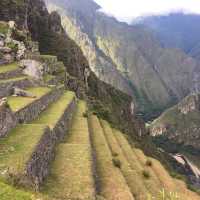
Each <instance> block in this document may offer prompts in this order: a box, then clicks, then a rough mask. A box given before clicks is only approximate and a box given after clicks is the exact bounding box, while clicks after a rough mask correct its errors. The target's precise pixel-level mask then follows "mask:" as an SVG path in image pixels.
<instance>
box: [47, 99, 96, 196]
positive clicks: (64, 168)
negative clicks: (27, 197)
mask: <svg viewBox="0 0 200 200" xmlns="http://www.w3.org/2000/svg"><path fill="white" fill-rule="evenodd" d="M86 110H87V108H86V104H85V102H83V101H79V102H78V105H77V110H76V112H75V114H74V117H73V121H72V127H71V128H70V131H69V135H68V136H67V137H66V140H65V143H64V144H60V145H59V146H58V148H57V151H56V159H55V161H54V162H53V164H52V169H51V173H50V174H51V176H50V177H49V178H48V179H47V182H46V184H45V187H44V191H45V192H46V193H47V194H48V195H49V198H50V199H62V200H68V199H80V200H81V199H82V200H86V199H91V200H93V199H95V184H94V179H93V167H92V165H93V160H92V150H91V144H90V136H89V130H88V123H87V118H84V116H83V114H84V113H85V112H86ZM55 185H56V187H55Z"/></svg>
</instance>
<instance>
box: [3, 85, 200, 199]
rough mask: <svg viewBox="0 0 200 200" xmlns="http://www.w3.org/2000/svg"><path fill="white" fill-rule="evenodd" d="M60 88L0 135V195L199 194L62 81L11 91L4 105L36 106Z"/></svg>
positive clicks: (14, 108) (187, 196) (143, 196)
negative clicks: (23, 93)
mask: <svg viewBox="0 0 200 200" xmlns="http://www.w3.org/2000/svg"><path fill="white" fill-rule="evenodd" d="M58 89H60V93H59V94H58V95H57V98H56V99H55V100H54V101H52V102H47V103H44V105H45V108H43V109H42V110H40V112H37V113H36V114H35V116H34V117H33V118H30V119H29V120H25V122H24V123H23V124H21V123H18V124H17V123H16V127H15V128H13V129H12V130H11V131H9V132H8V134H7V136H6V137H3V138H1V139H0V163H1V164H0V182H1V188H0V199H2V200H11V199H17V200H18V199H19V200H21V199H25V200H29V199H37V198H40V199H44V200H46V199H48V200H51V199H55V200H60V199H62V200H69V199H80V200H81V199H84V200H85V199H88V200H90V199H107V200H118V199H124V200H126V199H127V200H129V199H130V200H134V199H135V200H145V199H147V198H148V196H149V198H150V196H154V197H157V195H159V191H162V189H163V188H164V189H165V191H166V193H170V192H173V193H171V195H175V194H177V195H178V196H179V197H180V199H184V200H187V199H188V200H191V199H192V200H196V199H200V197H199V196H198V195H197V194H195V193H193V192H191V191H189V190H187V189H186V185H185V184H184V183H183V182H181V181H178V180H174V179H172V178H171V177H170V176H169V174H168V173H167V171H166V170H165V169H164V168H163V166H162V165H161V163H159V162H158V161H157V160H155V159H153V158H148V157H146V156H145V155H144V154H143V152H142V151H141V150H139V149H136V148H132V146H131V145H130V144H129V143H128V141H127V139H126V136H125V135H124V134H122V133H121V132H120V131H118V130H116V129H112V128H111V126H110V124H109V123H108V122H106V121H104V120H99V119H98V118H97V117H96V116H95V115H90V114H88V112H87V106H86V103H85V102H84V101H80V100H79V101H77V100H76V97H75V95H74V93H72V92H69V91H64V90H63V88H62V87H60V88H56V90H55V89H54V88H52V87H51V88H49V87H41V86H40V87H38V86H37V87H32V88H27V89H26V90H27V91H29V92H31V93H32V94H33V95H35V96H37V97H36V98H34V99H32V98H30V97H16V96H15V97H14V96H9V97H8V105H9V107H10V109H11V110H12V112H14V113H18V112H20V111H21V112H22V110H23V109H24V108H26V109H28V108H30V107H32V108H35V107H37V106H38V105H39V103H40V102H41V99H42V98H43V97H44V96H48V97H49V96H50V95H51V94H52V93H55V91H58ZM26 109H25V110H26ZM32 112H33V113H35V111H34V109H33V110H32ZM24 113H25V115H24V116H27V118H28V116H29V115H28V113H26V111H24ZM25 118H26V117H25ZM15 186H17V187H19V186H20V190H19V189H18V190H17V189H15ZM23 188H24V189H25V190H26V192H25V191H23ZM31 188H32V189H31ZM33 189H34V190H36V191H37V192H33ZM39 191H40V192H39Z"/></svg>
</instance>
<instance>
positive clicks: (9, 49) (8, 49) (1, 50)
mask: <svg viewBox="0 0 200 200" xmlns="http://www.w3.org/2000/svg"><path fill="white" fill-rule="evenodd" d="M0 52H2V53H11V52H12V49H11V48H9V47H0Z"/></svg>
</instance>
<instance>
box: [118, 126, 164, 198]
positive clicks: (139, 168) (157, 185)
mask: <svg viewBox="0 0 200 200" xmlns="http://www.w3.org/2000/svg"><path fill="white" fill-rule="evenodd" d="M114 133H115V136H116V139H117V141H118V143H119V145H120V146H121V148H122V150H123V152H124V155H125V157H126V158H127V159H128V161H129V164H130V167H131V168H132V169H133V170H135V171H136V172H137V174H138V176H140V178H141V180H143V182H144V186H145V187H146V188H147V190H148V191H149V192H150V193H151V194H156V193H157V192H158V191H159V190H161V189H162V184H161V182H160V180H159V179H158V178H157V176H156V175H155V173H154V171H153V170H152V168H151V167H148V166H147V165H146V161H147V160H148V159H147V158H146V157H145V160H143V162H140V159H139V158H138V157H137V156H136V155H135V152H134V149H132V148H131V146H130V144H129V143H128V141H127V139H126V138H125V136H124V135H123V134H122V133H121V132H119V131H117V130H114ZM144 171H145V172H147V173H148V174H149V175H150V177H149V178H146V177H144V175H143V172H144Z"/></svg>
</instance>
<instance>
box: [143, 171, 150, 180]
mask: <svg viewBox="0 0 200 200" xmlns="http://www.w3.org/2000/svg"><path fill="white" fill-rule="evenodd" d="M142 175H143V176H144V178H146V179H149V178H150V173H149V171H147V170H143V171H142Z"/></svg>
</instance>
